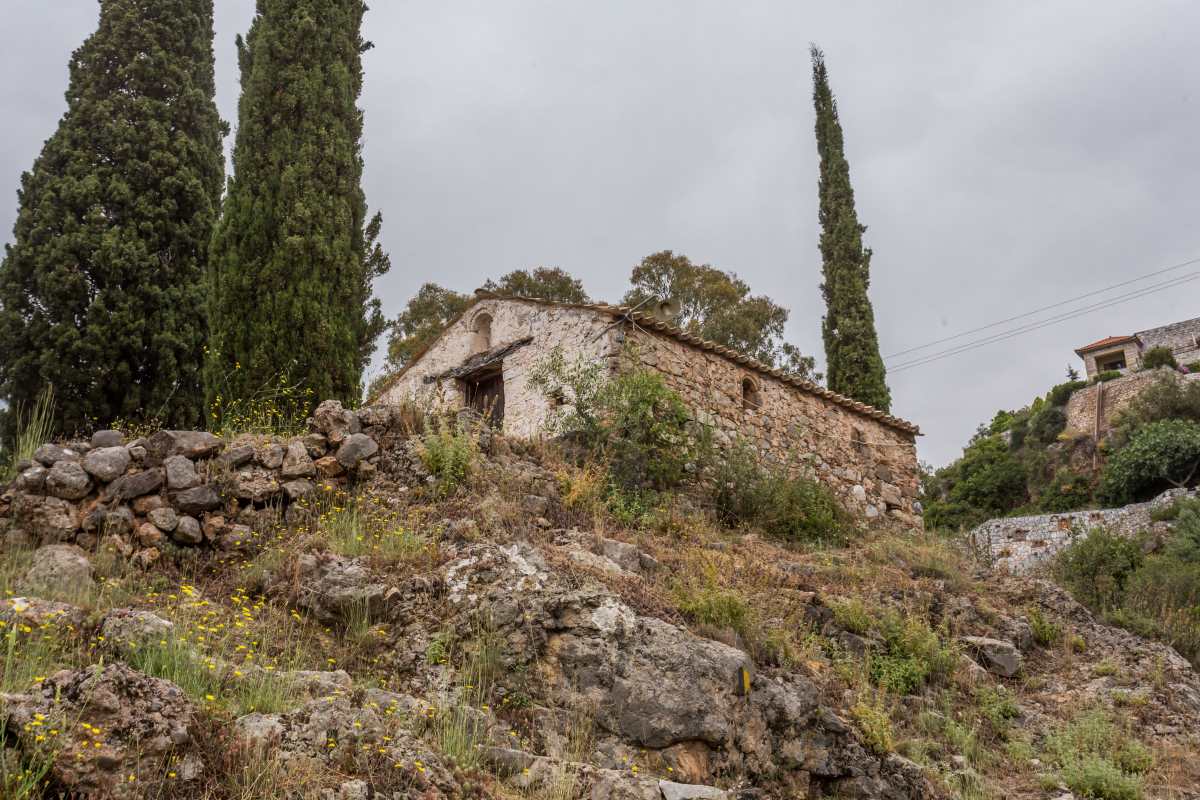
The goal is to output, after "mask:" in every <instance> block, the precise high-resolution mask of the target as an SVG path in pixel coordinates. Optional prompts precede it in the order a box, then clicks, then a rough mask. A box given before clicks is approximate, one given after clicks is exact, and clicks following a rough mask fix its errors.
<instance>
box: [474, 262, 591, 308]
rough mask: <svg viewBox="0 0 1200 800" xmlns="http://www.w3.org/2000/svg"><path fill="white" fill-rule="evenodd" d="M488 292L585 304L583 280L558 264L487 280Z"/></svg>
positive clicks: (517, 271) (521, 270) (484, 285)
mask: <svg viewBox="0 0 1200 800" xmlns="http://www.w3.org/2000/svg"><path fill="white" fill-rule="evenodd" d="M480 288H482V289H485V290H487V291H489V292H497V293H498V294H512V295H516V296H518V297H537V298H540V299H542V300H554V301H555V302H558V303H586V302H588V295H587V292H586V291H584V289H583V281H581V280H579V279H578V278H576V277H574V276H572V275H571V274H570V273H569V272H567V271H565V270H563V269H560V268H558V267H537V268H536V269H533V270H524V269H518V270H513V271H512V272H510V273H508V274H507V275H505V276H504V277H502V278H501V279H500V280H499V281H493V280H492V279H490V278H489V279H488V280H487V281H486V282H485V283H484V284H483V286H482V287H480Z"/></svg>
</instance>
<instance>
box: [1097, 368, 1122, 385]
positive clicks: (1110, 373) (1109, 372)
mask: <svg viewBox="0 0 1200 800" xmlns="http://www.w3.org/2000/svg"><path fill="white" fill-rule="evenodd" d="M1122 376H1123V373H1122V372H1121V370H1119V369H1106V370H1104V372H1097V373H1096V375H1095V377H1093V378H1092V383H1108V382H1109V381H1115V380H1116V379H1117V378H1120V377H1122Z"/></svg>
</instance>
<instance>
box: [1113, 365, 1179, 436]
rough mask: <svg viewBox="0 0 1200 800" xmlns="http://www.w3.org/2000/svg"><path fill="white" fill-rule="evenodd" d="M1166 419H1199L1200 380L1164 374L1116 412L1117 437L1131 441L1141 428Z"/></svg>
mask: <svg viewBox="0 0 1200 800" xmlns="http://www.w3.org/2000/svg"><path fill="white" fill-rule="evenodd" d="M1164 419H1186V420H1191V421H1192V422H1200V381H1192V380H1189V381H1181V380H1179V379H1178V378H1177V377H1176V376H1174V375H1163V376H1161V377H1160V378H1159V379H1158V380H1156V381H1154V382H1153V383H1151V384H1150V385H1149V386H1147V387H1146V388H1145V389H1143V390H1142V391H1141V392H1140V393H1139V394H1138V396H1137V397H1135V398H1134V399H1133V400H1132V401H1130V403H1129V405H1128V406H1127V407H1126V408H1125V410H1123V411H1122V412H1121V413H1120V414H1119V415H1118V416H1117V419H1116V429H1117V438H1118V441H1119V442H1124V441H1128V440H1129V439H1130V438H1131V437H1132V436H1133V434H1134V433H1135V432H1136V431H1137V430H1139V429H1140V428H1142V427H1145V426H1146V425H1149V424H1150V423H1152V422H1158V421H1159V420H1164Z"/></svg>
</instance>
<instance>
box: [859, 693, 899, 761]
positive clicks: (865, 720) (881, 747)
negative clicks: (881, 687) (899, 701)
mask: <svg viewBox="0 0 1200 800" xmlns="http://www.w3.org/2000/svg"><path fill="white" fill-rule="evenodd" d="M850 716H851V717H852V718H853V719H854V721H855V723H857V725H858V729H859V731H860V732H861V733H862V737H863V743H864V744H866V746H867V747H869V748H870V749H871V750H872V751H874V752H875V753H876V754H877V755H881V756H882V755H887V754H888V753H890V752H891V751H892V748H893V746H894V744H893V734H892V717H891V714H890V713H889V712H888V707H887V701H886V698H885V697H884V696H883V695H882V694H877V695H875V696H874V697H872V698H869V699H868V698H863V699H860V700H859V701H858V702H857V703H855V704H854V705H853V706H851V708H850Z"/></svg>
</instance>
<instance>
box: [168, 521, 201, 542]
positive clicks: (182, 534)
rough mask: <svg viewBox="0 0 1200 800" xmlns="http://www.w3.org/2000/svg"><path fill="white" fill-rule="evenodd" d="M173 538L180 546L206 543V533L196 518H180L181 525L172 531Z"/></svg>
mask: <svg viewBox="0 0 1200 800" xmlns="http://www.w3.org/2000/svg"><path fill="white" fill-rule="evenodd" d="M171 538H172V539H174V540H175V541H177V542H179V543H180V544H200V543H201V542H203V541H204V533H203V531H202V530H201V528H200V522H199V520H197V519H196V518H195V517H180V518H179V524H178V525H176V526H175V530H173V531H171Z"/></svg>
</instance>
